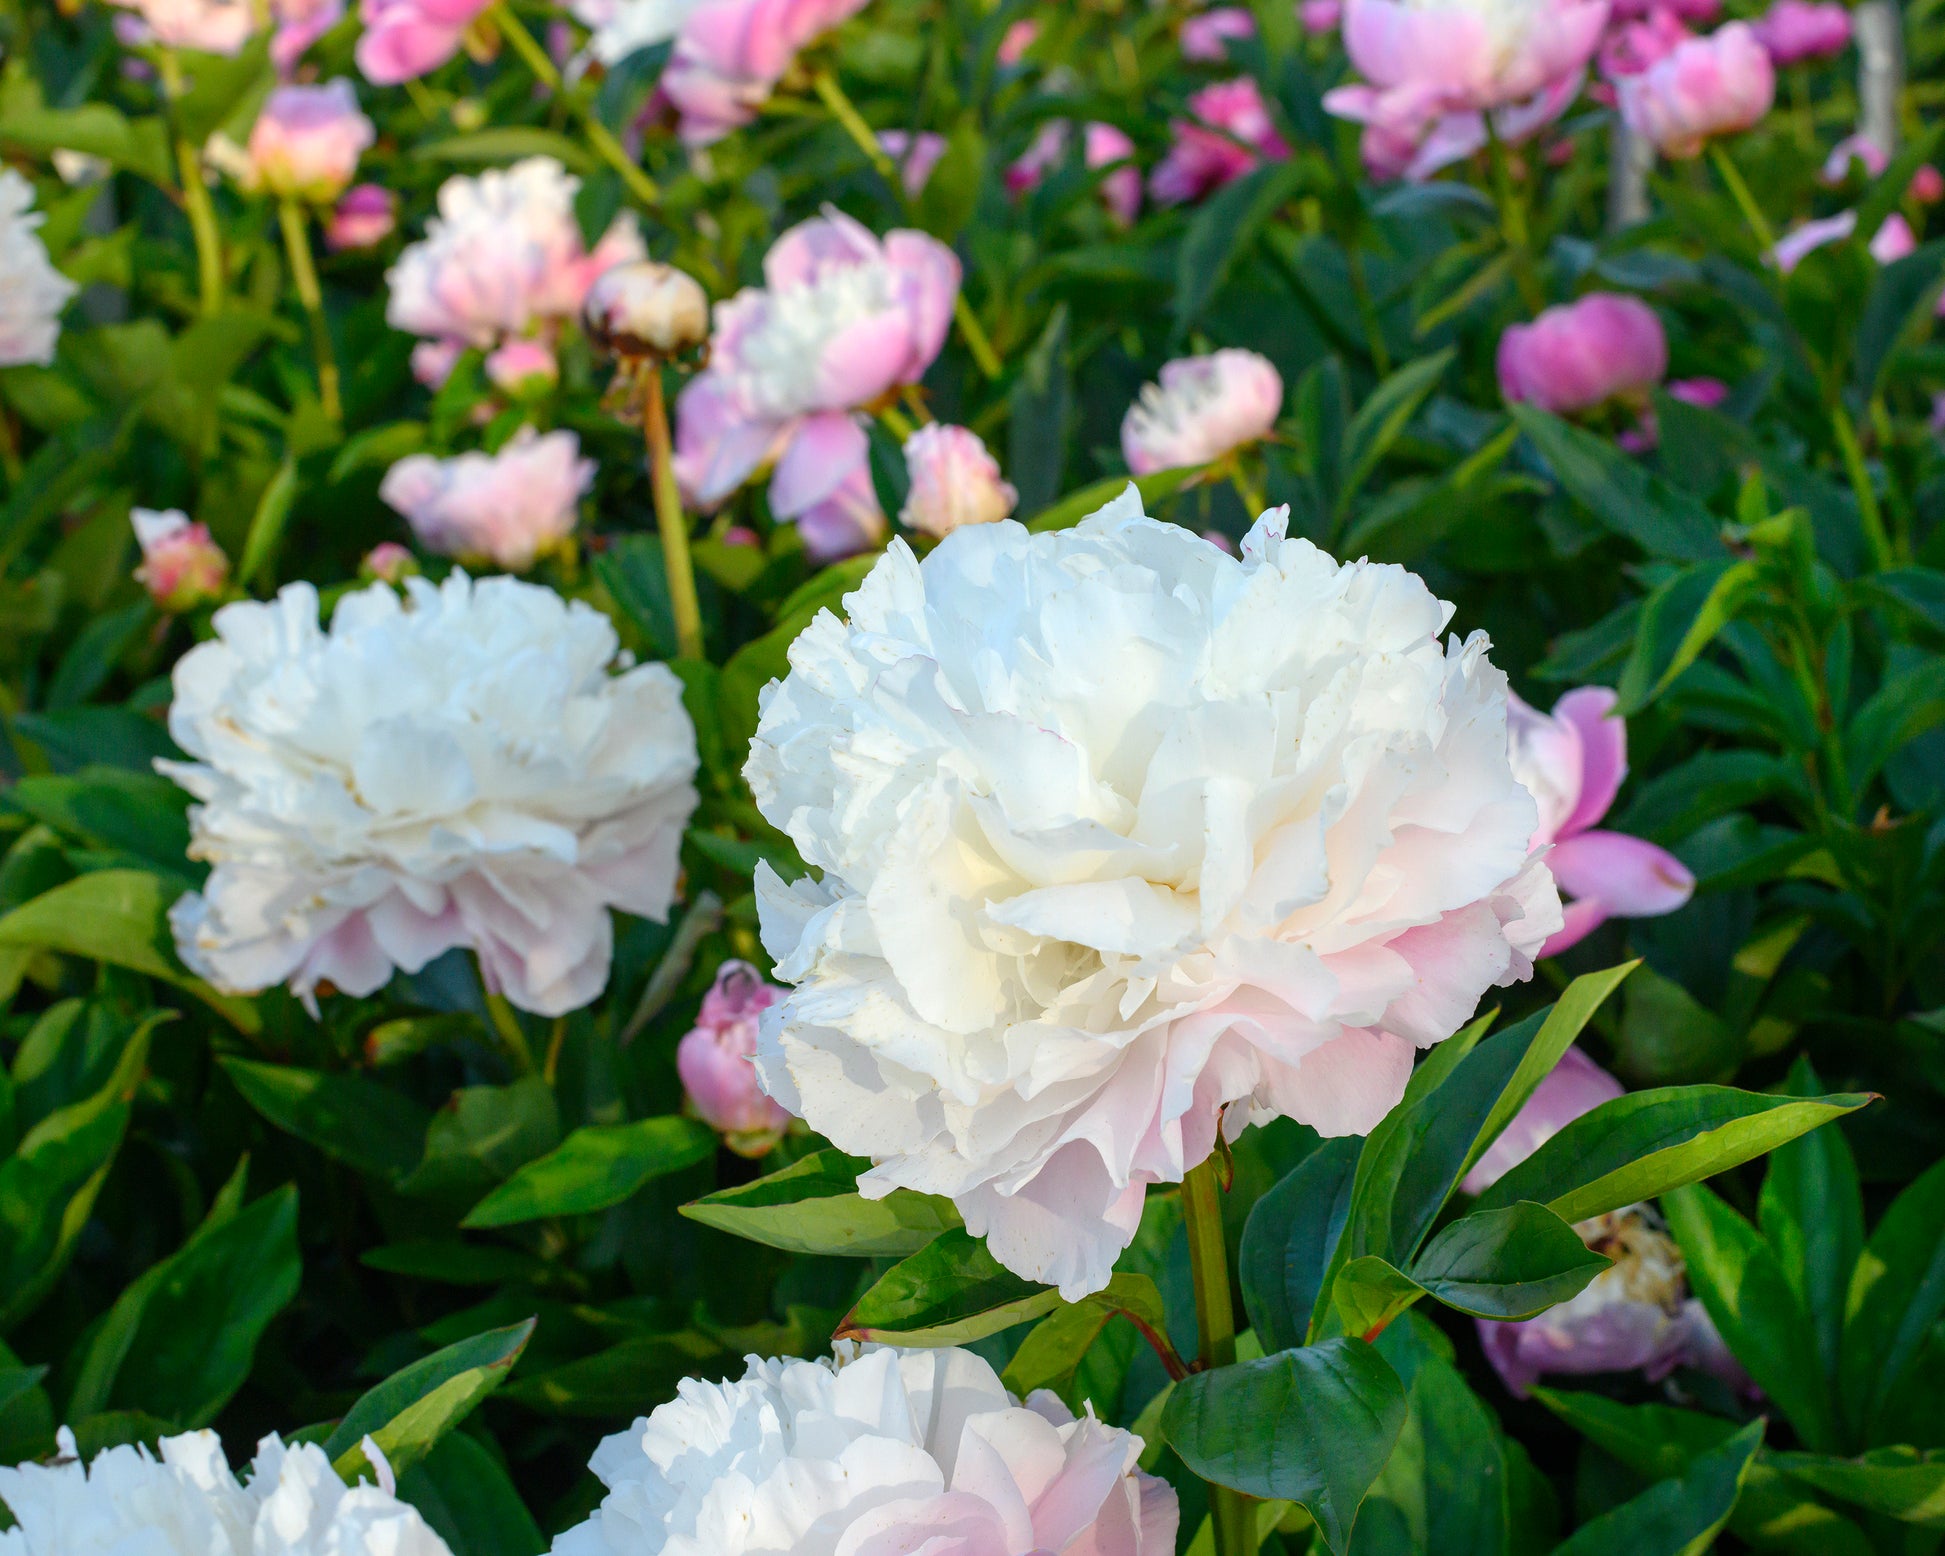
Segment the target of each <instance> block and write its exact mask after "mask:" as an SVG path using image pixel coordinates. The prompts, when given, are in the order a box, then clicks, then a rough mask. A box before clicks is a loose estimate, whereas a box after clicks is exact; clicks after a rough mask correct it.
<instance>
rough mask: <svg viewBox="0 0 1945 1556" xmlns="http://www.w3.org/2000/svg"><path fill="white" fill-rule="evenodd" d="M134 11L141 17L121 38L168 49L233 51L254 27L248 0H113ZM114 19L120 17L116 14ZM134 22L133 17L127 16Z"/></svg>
mask: <svg viewBox="0 0 1945 1556" xmlns="http://www.w3.org/2000/svg"><path fill="white" fill-rule="evenodd" d="M114 3H115V4H116V5H121V6H126V7H127V8H128V9H129V10H131V11H133V12H135V14H136V16H137V17H139V18H140V21H139V22H138V23H136V24H135V25H134V26H133V27H131V28H129V29H128V30H127V32H126V33H124V30H123V28H122V27H120V26H119V25H118V26H117V27H116V29H115V31H116V33H117V35H119V36H121V37H122V39H123V41H124V42H145V43H150V42H152V43H159V44H161V45H163V47H165V48H171V49H196V50H199V51H200V52H202V53H204V54H234V53H236V51H237V50H238V49H240V48H242V47H243V45H244V43H245V42H247V41H248V40H249V37H250V35H251V34H252V33H254V32H255V31H256V30H257V18H256V12H255V10H254V9H252V6H251V4H250V0H114ZM116 20H117V22H118V23H119V22H120V21H121V18H119V17H117V18H116ZM129 20H130V21H131V22H134V20H135V19H134V18H133V17H131V18H130V19H129Z"/></svg>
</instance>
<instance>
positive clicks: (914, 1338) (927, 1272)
mask: <svg viewBox="0 0 1945 1556" xmlns="http://www.w3.org/2000/svg"><path fill="white" fill-rule="evenodd" d="M1059 1304H1060V1293H1059V1292H1057V1291H1055V1290H1054V1289H1053V1287H1051V1286H1042V1285H1040V1284H1039V1283H1038V1282H1037V1281H1030V1280H1025V1279H1023V1278H1022V1277H1020V1276H1018V1275H1015V1274H1014V1273H1013V1272H1012V1271H1011V1270H1009V1269H1007V1268H1006V1267H1005V1266H1004V1265H1002V1264H1001V1263H1000V1262H999V1260H997V1259H995V1258H994V1257H993V1256H992V1254H991V1253H990V1252H988V1251H987V1248H986V1243H985V1241H984V1240H983V1239H981V1238H977V1237H974V1236H973V1235H972V1233H970V1232H968V1231H967V1230H965V1228H964V1227H956V1228H954V1229H953V1230H952V1231H950V1232H942V1233H940V1234H939V1236H937V1237H935V1238H933V1239H932V1241H931V1242H929V1243H927V1244H926V1245H925V1247H923V1248H921V1249H920V1250H919V1251H918V1252H917V1253H915V1254H912V1255H911V1256H910V1257H909V1258H906V1259H903V1260H901V1261H899V1263H897V1264H895V1265H893V1266H892V1267H891V1268H890V1269H889V1270H887V1271H886V1272H885V1273H884V1274H883V1275H881V1276H880V1277H879V1278H878V1281H877V1283H876V1284H875V1285H873V1286H872V1288H871V1289H870V1290H869V1291H867V1292H866V1293H865V1294H864V1295H863V1296H862V1297H860V1298H858V1301H857V1303H856V1305H855V1306H854V1307H853V1308H852V1309H851V1311H850V1312H849V1313H848V1314H846V1315H845V1318H844V1322H843V1324H842V1325H840V1326H839V1329H838V1333H839V1334H840V1335H849V1336H854V1337H856V1338H858V1339H861V1340H883V1341H888V1342H889V1341H894V1340H895V1341H896V1342H897V1343H899V1344H901V1345H963V1344H965V1343H967V1342H968V1341H971V1340H978V1339H983V1338H984V1337H985V1336H987V1335H989V1334H998V1333H999V1332H1000V1331H1001V1330H1002V1329H1011V1328H1012V1327H1013V1326H1014V1325H1015V1324H1023V1323H1025V1322H1027V1321H1028V1320H1029V1319H1035V1318H1042V1317H1044V1316H1045V1315H1046V1314H1048V1313H1051V1312H1052V1311H1053V1310H1054V1309H1055V1308H1056V1307H1057V1306H1059Z"/></svg>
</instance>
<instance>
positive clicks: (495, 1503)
mask: <svg viewBox="0 0 1945 1556" xmlns="http://www.w3.org/2000/svg"><path fill="white" fill-rule="evenodd" d="M398 1494H399V1497H400V1499H401V1500H403V1501H406V1502H410V1503H411V1504H412V1505H413V1506H414V1507H416V1508H417V1509H418V1510H419V1511H420V1512H421V1513H422V1514H424V1515H425V1521H426V1522H427V1523H428V1524H430V1525H432V1528H433V1531H434V1532H435V1533H436V1534H438V1536H439V1537H440V1538H441V1539H443V1540H444V1541H445V1542H446V1548H447V1549H448V1550H450V1551H451V1552H452V1556H533V1553H534V1552H535V1551H539V1550H544V1549H545V1548H546V1546H547V1537H546V1536H545V1535H543V1534H542V1533H541V1532H540V1526H539V1525H538V1524H536V1523H535V1522H534V1520H533V1515H532V1514H531V1513H529V1512H528V1511H527V1506H526V1503H524V1502H523V1501H521V1499H520V1493H519V1492H518V1491H517V1490H515V1489H514V1485H513V1481H512V1479H511V1477H510V1476H509V1475H508V1474H507V1468H506V1465H505V1464H504V1463H503V1462H502V1461H501V1459H500V1458H499V1456H498V1455H497V1454H496V1453H494V1452H493V1450H491V1449H490V1448H488V1447H487V1446H486V1445H485V1444H484V1443H482V1442H481V1441H480V1440H479V1439H478V1438H476V1437H473V1436H470V1435H468V1434H467V1433H465V1432H448V1433H447V1434H446V1435H445V1436H444V1437H442V1438H441V1439H440V1440H439V1442H438V1444H437V1446H435V1447H434V1448H433V1450H432V1451H431V1452H430V1453H428V1454H427V1455H426V1456H425V1458H423V1459H421V1460H420V1461H419V1463H418V1464H417V1465H415V1466H414V1467H413V1468H412V1469H409V1470H407V1471H406V1472H405V1473H404V1474H403V1475H401V1476H400V1477H399V1482H398Z"/></svg>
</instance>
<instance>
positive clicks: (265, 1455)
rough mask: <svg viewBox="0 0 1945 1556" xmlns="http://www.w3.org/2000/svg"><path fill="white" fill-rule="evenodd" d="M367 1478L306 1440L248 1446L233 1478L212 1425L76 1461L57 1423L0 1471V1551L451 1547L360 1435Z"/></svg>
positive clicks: (211, 1552)
mask: <svg viewBox="0 0 1945 1556" xmlns="http://www.w3.org/2000/svg"><path fill="white" fill-rule="evenodd" d="M365 1441H366V1444H367V1447H366V1453H367V1455H368V1456H369V1457H370V1458H371V1459H372V1461H373V1463H374V1465H375V1466H376V1468H377V1470H378V1475H379V1484H377V1485H375V1486H374V1485H357V1486H349V1487H348V1486H346V1485H345V1483H344V1482H343V1481H342V1480H340V1479H339V1478H338V1474H337V1471H335V1470H334V1469H332V1468H331V1461H330V1460H329V1459H327V1458H326V1457H325V1456H324V1450H323V1449H322V1448H319V1447H318V1446H317V1445H316V1444H314V1443H305V1444H301V1445H299V1446H297V1447H285V1446H284V1444H283V1443H282V1442H281V1441H280V1440H279V1439H278V1438H277V1436H276V1435H275V1434H274V1433H273V1434H272V1435H271V1436H269V1437H266V1438H264V1440H263V1441H262V1442H260V1443H258V1444H257V1457H256V1460H255V1462H254V1463H253V1464H252V1466H251V1472H250V1478H249V1480H248V1481H245V1482H242V1483H239V1482H238V1481H237V1478H236V1476H235V1475H234V1474H232V1473H231V1471H230V1466H229V1461H228V1460H227V1459H225V1458H224V1457H223V1445H222V1443H221V1442H220V1441H219V1440H218V1439H217V1436H216V1434H215V1433H214V1432H185V1433H184V1434H183V1435H182V1436H180V1437H165V1438H163V1439H162V1457H161V1458H160V1459H159V1460H158V1459H156V1458H154V1457H152V1456H151V1455H150V1454H149V1452H148V1450H147V1449H146V1448H126V1447H125V1448H106V1449H103V1450H102V1451H101V1452H100V1453H98V1454H96V1455H95V1459H94V1462H93V1463H92V1464H90V1465H88V1466H86V1467H83V1465H82V1463H81V1461H80V1459H79V1458H78V1457H77V1456H76V1453H75V1446H74V1435H73V1433H71V1432H69V1431H68V1430H67V1429H66V1428H65V1427H63V1428H62V1429H61V1432H60V1448H61V1457H60V1458H59V1459H58V1460H57V1461H55V1462H54V1463H52V1464H22V1465H19V1466H17V1467H15V1468H13V1469H0V1501H4V1502H5V1503H6V1504H7V1506H8V1508H9V1509H11V1510H12V1512H13V1516H14V1522H15V1527H14V1528H12V1529H9V1530H7V1531H6V1532H5V1533H0V1556H451V1553H450V1551H449V1550H448V1548H447V1546H446V1542H445V1541H444V1540H442V1539H440V1538H439V1536H438V1535H437V1534H435V1533H434V1532H433V1531H432V1529H431V1528H429V1527H428V1526H427V1524H426V1521H425V1520H424V1519H423V1518H422V1517H420V1516H419V1511H418V1509H417V1508H415V1507H413V1506H411V1505H410V1504H409V1503H406V1502H401V1501H399V1499H398V1497H397V1496H396V1495H395V1494H394V1490H393V1485H392V1476H391V1470H390V1469H389V1468H388V1467H387V1466H386V1465H385V1462H384V1459H383V1458H382V1457H381V1456H380V1455H379V1454H378V1452H377V1450H376V1449H375V1448H373V1447H371V1446H369V1445H370V1442H371V1439H370V1438H366V1439H365Z"/></svg>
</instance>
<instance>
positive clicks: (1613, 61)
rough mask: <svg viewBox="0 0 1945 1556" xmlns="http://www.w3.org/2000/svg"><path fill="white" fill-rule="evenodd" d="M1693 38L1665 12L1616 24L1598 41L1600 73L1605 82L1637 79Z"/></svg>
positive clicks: (1669, 12)
mask: <svg viewBox="0 0 1945 1556" xmlns="http://www.w3.org/2000/svg"><path fill="white" fill-rule="evenodd" d="M1694 36H1695V34H1694V33H1692V32H1690V31H1689V30H1688V28H1687V27H1685V26H1683V25H1682V20H1681V18H1680V17H1678V16H1677V15H1676V14H1675V13H1674V12H1673V11H1669V10H1661V9H1656V10H1653V11H1650V12H1649V13H1648V14H1647V15H1646V16H1644V17H1642V18H1640V19H1639V20H1630V21H1625V22H1616V23H1615V24H1614V25H1613V26H1612V27H1610V28H1608V30H1607V36H1606V37H1604V38H1603V39H1602V40H1601V53H1600V63H1601V74H1602V75H1604V76H1606V77H1607V79H1608V80H1609V81H1616V80H1619V79H1620V78H1621V77H1622V76H1638V75H1640V74H1641V72H1642V71H1644V70H1646V69H1647V68H1648V67H1649V66H1650V65H1653V64H1655V63H1656V62H1657V61H1660V60H1663V59H1666V58H1667V57H1668V56H1669V55H1670V54H1673V53H1674V52H1675V50H1676V49H1677V48H1678V47H1679V46H1680V45H1681V44H1683V43H1686V42H1687V41H1688V40H1689V39H1690V38H1692V37H1694Z"/></svg>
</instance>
